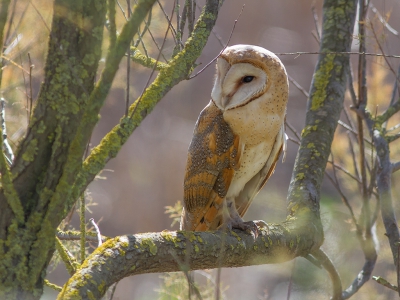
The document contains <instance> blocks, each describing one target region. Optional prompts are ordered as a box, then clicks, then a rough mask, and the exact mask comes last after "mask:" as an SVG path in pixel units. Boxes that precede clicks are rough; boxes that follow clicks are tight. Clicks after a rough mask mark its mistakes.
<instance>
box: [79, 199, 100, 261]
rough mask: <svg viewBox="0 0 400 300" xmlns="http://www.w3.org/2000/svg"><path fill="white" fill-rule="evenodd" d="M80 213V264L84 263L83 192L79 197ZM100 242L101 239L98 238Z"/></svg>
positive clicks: (84, 221)
mask: <svg viewBox="0 0 400 300" xmlns="http://www.w3.org/2000/svg"><path fill="white" fill-rule="evenodd" d="M80 200H81V201H80V204H81V205H80V208H79V209H80V211H79V221H80V222H79V223H80V233H81V240H80V255H81V264H82V263H83V262H84V261H85V258H86V216H85V212H86V206H85V202H86V201H85V192H83V194H82V196H81V197H80ZM100 240H101V238H100Z"/></svg>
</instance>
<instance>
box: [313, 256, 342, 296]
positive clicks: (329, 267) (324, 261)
mask: <svg viewBox="0 0 400 300" xmlns="http://www.w3.org/2000/svg"><path fill="white" fill-rule="evenodd" d="M311 254H312V256H314V257H315V258H316V259H317V260H318V261H319V262H320V263H321V265H322V266H323V267H324V269H325V270H326V271H327V272H328V274H329V277H330V278H331V281H332V289H333V295H332V297H331V299H332V300H341V299H342V281H341V280H340V276H339V273H338V272H337V270H336V268H335V266H334V265H333V263H332V261H331V260H330V259H329V257H328V256H327V255H326V254H325V252H324V251H322V249H318V250H316V251H314V252H312V253H311Z"/></svg>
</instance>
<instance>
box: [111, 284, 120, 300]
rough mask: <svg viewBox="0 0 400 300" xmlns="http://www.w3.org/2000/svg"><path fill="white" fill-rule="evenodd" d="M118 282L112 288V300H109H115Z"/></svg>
mask: <svg viewBox="0 0 400 300" xmlns="http://www.w3.org/2000/svg"><path fill="white" fill-rule="evenodd" d="M118 282H119V281H118ZM118 282H116V283H114V285H113V286H112V290H111V295H110V299H109V300H112V299H113V298H114V294H115V291H116V289H117V285H118Z"/></svg>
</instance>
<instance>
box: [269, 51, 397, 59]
mask: <svg viewBox="0 0 400 300" xmlns="http://www.w3.org/2000/svg"><path fill="white" fill-rule="evenodd" d="M275 54H276V55H296V57H295V58H297V57H299V56H300V55H305V54H318V55H332V54H336V55H365V56H378V57H381V56H382V57H383V56H384V57H390V58H400V55H391V54H381V53H369V52H363V51H360V52H354V51H350V52H343V51H340V52H317V51H316V52H312V51H310V52H307V51H305V52H301V51H299V52H282V53H275Z"/></svg>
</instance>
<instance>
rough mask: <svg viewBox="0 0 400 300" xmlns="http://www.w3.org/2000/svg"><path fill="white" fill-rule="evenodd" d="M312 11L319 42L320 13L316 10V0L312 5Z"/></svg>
mask: <svg viewBox="0 0 400 300" xmlns="http://www.w3.org/2000/svg"><path fill="white" fill-rule="evenodd" d="M311 12H312V14H313V18H314V25H315V31H316V34H317V38H318V39H317V42H318V43H319V42H320V41H321V33H320V31H319V26H318V14H317V12H316V10H315V2H314V3H313V4H312V5H311Z"/></svg>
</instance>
